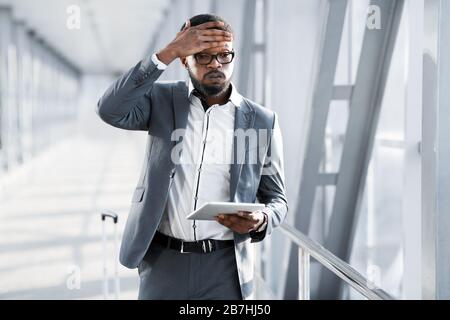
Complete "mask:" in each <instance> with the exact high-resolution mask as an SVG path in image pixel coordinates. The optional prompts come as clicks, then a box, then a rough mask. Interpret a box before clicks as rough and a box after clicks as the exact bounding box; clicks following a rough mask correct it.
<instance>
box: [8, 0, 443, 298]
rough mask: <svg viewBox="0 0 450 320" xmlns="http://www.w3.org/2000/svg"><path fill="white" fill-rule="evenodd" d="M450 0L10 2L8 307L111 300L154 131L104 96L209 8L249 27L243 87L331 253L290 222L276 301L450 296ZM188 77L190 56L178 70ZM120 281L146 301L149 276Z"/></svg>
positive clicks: (306, 218)
mask: <svg viewBox="0 0 450 320" xmlns="http://www.w3.org/2000/svg"><path fill="white" fill-rule="evenodd" d="M449 2H450V1H447V0H372V1H370V0H282V1H275V0H227V1H220V0H128V1H115V0H113V1H106V0H70V1H69V0H41V1H31V0H14V1H13V0H0V299H102V298H103V296H102V281H103V269H102V268H103V264H102V254H103V251H102V222H101V219H100V213H101V212H102V211H103V210H112V211H114V212H116V213H117V214H118V215H119V222H118V230H119V234H120V233H121V232H122V230H123V227H124V223H125V221H126V217H127V214H128V209H129V207H130V201H131V197H132V194H133V191H134V188H135V186H136V183H137V181H138V178H139V173H140V169H141V166H142V163H143V159H144V154H145V147H146V133H145V132H131V131H124V130H119V129H115V128H112V127H110V126H108V125H106V124H105V123H103V122H102V121H101V120H100V118H99V117H98V115H97V114H96V112H95V109H96V105H97V101H98V99H99V98H100V96H101V95H102V94H103V92H104V91H105V90H106V88H107V87H108V86H109V85H110V84H111V83H112V82H113V81H114V80H115V79H116V78H117V77H118V76H119V75H120V74H122V73H123V72H125V71H127V70H128V69H129V68H131V67H133V66H134V65H136V64H137V62H138V61H139V60H140V59H142V58H143V57H145V56H148V55H150V54H152V53H153V52H155V51H157V50H159V49H161V48H163V47H164V46H165V45H166V44H167V43H169V42H170V41H171V40H172V39H173V38H174V37H175V35H176V33H177V32H178V30H179V28H180V27H181V25H182V24H183V23H184V22H185V21H186V20H187V19H188V18H189V17H191V16H193V15H195V14H199V13H214V14H218V15H220V16H222V17H224V18H225V19H226V20H227V21H228V22H229V23H230V24H231V26H232V27H233V29H234V31H235V46H236V48H235V50H236V68H235V74H234V77H233V82H234V83H235V84H236V85H237V88H238V90H239V91H240V92H241V93H242V94H243V95H245V96H247V97H249V98H251V99H252V100H254V101H256V102H258V103H260V104H262V105H264V106H266V107H267V108H270V109H272V110H274V111H276V112H277V113H278V115H279V121H280V126H281V130H282V134H283V139H284V152H285V155H284V159H285V160H284V161H285V173H286V187H287V195H288V201H289V213H288V217H287V219H286V224H287V225H289V226H291V227H293V228H294V229H295V230H297V231H299V232H301V234H303V235H305V236H306V237H307V241H306V242H302V243H303V244H304V245H307V244H308V243H309V242H308V241H311V243H312V244H313V245H315V244H317V245H320V246H323V248H325V249H326V250H327V252H326V253H324V252H322V251H320V250H319V249H317V250H318V251H315V252H310V250H312V247H307V248H303V250H299V249H298V246H297V245H295V241H294V242H293V241H292V239H290V237H289V236H286V235H287V233H286V230H276V231H275V232H274V234H273V235H272V236H271V237H270V238H269V239H268V240H267V241H264V242H263V243H261V244H258V254H257V257H256V258H257V261H258V264H257V271H258V279H257V280H258V297H259V298H270V299H297V298H311V299H364V298H370V294H374V295H375V296H376V295H377V292H380V291H378V289H380V290H382V292H383V294H384V293H385V294H386V296H389V297H390V298H395V299H449V298H450V275H449V274H448V272H447V271H446V270H448V267H449V264H450V263H449V261H450V250H448V249H449V248H450V232H448V231H449V230H448V226H449V225H450V215H448V212H449V210H450V203H449V201H448V200H447V199H448V198H449V197H447V195H448V190H450V189H448V187H450V170H449V169H448V168H447V167H446V165H443V164H445V163H450V162H446V161H447V160H450V143H449V142H450V141H448V137H450V126H448V121H449V120H450V107H449V106H450V90H449V89H450V88H449V85H448V83H450V61H449V59H450V58H448V57H450V43H449V42H450V40H449V39H450V22H448V21H450V3H449ZM179 79H182V80H187V79H188V77H187V73H186V71H185V70H184V69H183V68H182V67H181V64H180V62H179V61H174V62H173V63H172V64H171V65H170V66H169V67H168V69H167V70H166V71H164V73H163V75H162V76H161V78H160V80H179ZM423 111H424V112H423ZM425 111H426V112H425ZM107 230H108V237H109V241H108V251H107V256H108V270H109V273H110V275H111V274H112V271H113V266H114V261H113V258H114V252H113V247H112V236H113V233H112V231H113V226H112V223H110V224H108V225H107ZM321 248H322V247H321ZM328 253H330V254H331V255H330V256H328ZM314 254H317V255H321V257H322V258H323V259H322V260H321V258H317V257H315V256H314ZM310 256H311V257H312V258H311V260H309V258H310ZM327 257H328V258H330V259H331V260H327V259H328V258H327ZM305 259H306V260H305ZM335 259H336V260H335ZM327 261H328V262H330V261H332V262H333V263H334V262H335V263H336V266H337V268H338V269H339V268H340V267H339V266H340V264H339V263H340V262H341V261H342V262H345V263H346V264H345V266H347V264H348V266H351V271H348V274H346V276H349V277H350V282H352V281H353V282H358V281H356V280H355V279H356V278H357V276H358V277H359V276H361V278H357V279H358V280H361V287H363V288H362V289H361V290H358V289H355V288H354V287H353V288H352V287H351V286H349V285H348V281H347V280H348V279H347V280H345V279H344V278H345V277H346V276H345V275H344V276H343V277H341V280H340V278H339V277H338V276H336V275H335V274H333V273H331V272H330V271H328V270H327V268H326V267H324V265H325V266H326V265H327ZM333 263H332V264H333ZM328 264H329V263H328ZM345 268H346V267H343V269H345ZM305 270H306V271H307V273H302V272H305ZM345 270H347V269H345ZM353 271H354V272H355V273H353ZM344 273H345V272H344ZM119 274H120V285H121V294H120V298H121V299H136V298H137V289H138V282H139V278H138V275H137V271H136V270H129V269H126V268H125V267H122V266H120V268H119ZM305 275H306V276H307V279H306V278H304V276H305ZM353 276H354V277H356V278H352V277H353ZM74 277H75V278H76V277H79V280H80V283H79V284H80V285H79V286H75V287H73V283H72V280H73V279H74ZM346 281H347V282H346ZM110 288H112V282H110ZM374 288H375V289H374ZM373 289H374V290H373ZM364 292H367V293H368V295H369V296H368V295H365V294H364ZM380 296H383V295H381V294H380ZM380 296H378V298H379V297H380Z"/></svg>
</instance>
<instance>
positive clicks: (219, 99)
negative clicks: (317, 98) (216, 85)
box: [206, 85, 231, 106]
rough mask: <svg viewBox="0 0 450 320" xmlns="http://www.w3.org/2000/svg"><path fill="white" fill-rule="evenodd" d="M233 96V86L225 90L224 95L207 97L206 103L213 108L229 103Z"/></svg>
mask: <svg viewBox="0 0 450 320" xmlns="http://www.w3.org/2000/svg"><path fill="white" fill-rule="evenodd" d="M230 95H231V85H230V86H228V89H227V90H225V91H224V92H223V93H221V94H219V95H217V96H214V97H206V103H207V104H208V106H212V105H213V104H225V103H226V102H228V99H229V98H230Z"/></svg>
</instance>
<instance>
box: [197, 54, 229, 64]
mask: <svg viewBox="0 0 450 320" xmlns="http://www.w3.org/2000/svg"><path fill="white" fill-rule="evenodd" d="M194 58H195V61H197V63H198V64H201V65H208V64H210V63H211V62H212V61H213V59H214V58H215V59H216V60H217V62H219V63H221V64H227V63H231V61H233V59H234V51H229V52H221V53H218V54H209V53H196V54H194Z"/></svg>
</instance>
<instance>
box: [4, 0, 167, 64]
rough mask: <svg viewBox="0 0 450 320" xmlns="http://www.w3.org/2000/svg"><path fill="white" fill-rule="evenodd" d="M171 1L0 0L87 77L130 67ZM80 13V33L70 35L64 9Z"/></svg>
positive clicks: (67, 14)
mask: <svg viewBox="0 0 450 320" xmlns="http://www.w3.org/2000/svg"><path fill="white" fill-rule="evenodd" d="M170 2H171V1H170V0H126V1H125V0H109V1H108V0H39V1H36V0H0V5H2V4H3V5H5V4H6V5H8V6H10V7H11V8H12V12H13V17H14V18H15V19H19V20H22V21H24V22H25V25H26V26H27V27H28V28H29V29H31V30H34V31H35V32H36V33H37V35H38V36H39V37H40V38H42V39H43V40H44V41H45V42H47V43H48V44H49V45H50V46H52V47H54V48H55V49H56V50H57V51H58V52H60V53H61V54H62V55H63V56H64V57H66V58H67V59H68V60H69V61H70V62H72V63H73V64H74V65H75V66H77V67H78V68H80V69H81V70H82V71H83V72H86V73H110V72H117V71H119V72H120V71H123V70H126V69H128V68H130V67H131V66H133V65H134V64H135V63H136V62H137V61H138V60H139V59H140V58H142V55H143V54H144V52H145V50H146V49H147V48H148V46H149V44H150V42H151V40H152V37H153V34H154V32H155V30H156V28H157V27H158V24H159V22H160V20H161V18H162V17H163V12H164V10H165V9H166V7H167V6H168V5H169V4H170ZM71 5H77V6H79V8H80V21H81V28H80V29H79V30H76V29H75V30H69V29H68V28H67V26H66V23H67V19H68V18H69V16H70V14H69V13H67V8H68V7H69V6H71Z"/></svg>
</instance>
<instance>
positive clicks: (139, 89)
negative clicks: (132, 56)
mask: <svg viewBox="0 0 450 320" xmlns="http://www.w3.org/2000/svg"><path fill="white" fill-rule="evenodd" d="M162 72H163V70H160V69H158V68H157V66H156V65H155V63H154V62H153V61H152V59H151V56H149V57H147V58H145V59H144V60H142V61H140V62H139V63H138V64H137V65H136V66H135V67H133V68H131V69H130V70H129V71H128V72H126V73H125V74H123V75H122V76H121V77H120V78H119V79H117V80H116V81H115V82H114V83H113V84H112V85H111V86H110V87H109V88H108V89H107V90H106V92H105V93H104V94H103V96H102V97H101V98H100V100H99V102H98V104H97V110H96V111H97V114H98V115H99V116H100V118H101V119H102V120H103V121H105V122H106V123H108V124H110V125H112V126H114V127H117V128H121V129H126V130H146V131H148V130H149V123H150V116H151V110H152V103H151V91H152V88H153V85H154V83H155V81H156V80H157V79H158V77H159V76H160V75H161V73H162Z"/></svg>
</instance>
